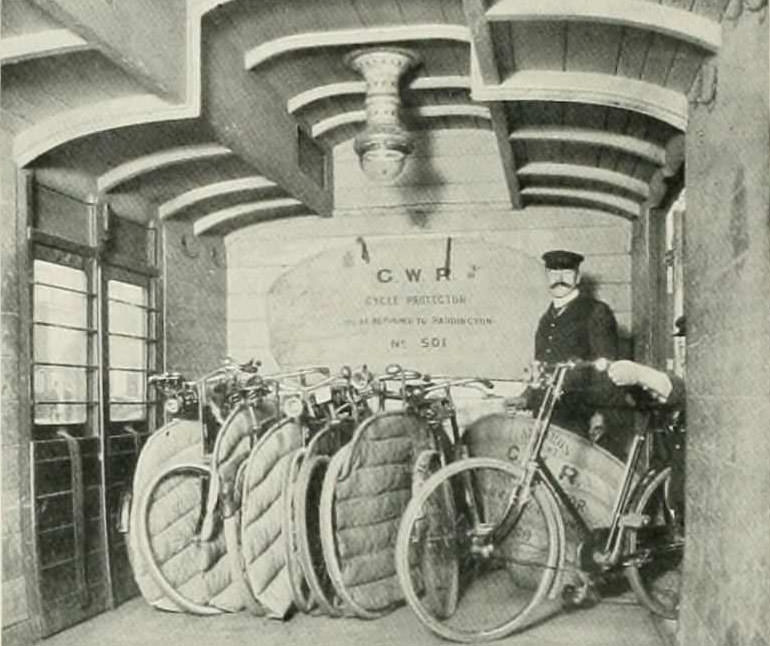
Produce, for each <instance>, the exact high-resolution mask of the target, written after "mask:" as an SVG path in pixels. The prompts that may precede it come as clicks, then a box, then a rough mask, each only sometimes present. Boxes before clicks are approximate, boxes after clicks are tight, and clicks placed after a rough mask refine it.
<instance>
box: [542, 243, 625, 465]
mask: <svg viewBox="0 0 770 646" xmlns="http://www.w3.org/2000/svg"><path fill="white" fill-rule="evenodd" d="M543 261H544V263H545V272H546V278H547V280H548V291H549V292H550V294H551V304H550V306H549V307H548V309H547V310H546V311H545V313H544V314H543V315H542V317H541V318H540V322H539V324H538V326H537V331H536V332H535V360H536V361H542V362H555V361H567V360H570V359H582V360H587V361H591V360H594V359H599V358H605V359H609V360H610V361H612V360H614V359H617V357H618V326H617V322H616V321H615V315H614V314H613V312H612V309H610V307H609V305H607V304H606V303H604V302H602V301H599V300H596V299H595V298H592V297H591V296H589V295H587V294H584V293H582V292H581V289H580V278H581V276H580V263H581V262H582V261H583V256H581V255H580V254H579V253H575V252H573V251H566V250H563V249H557V250H553V251H548V252H546V253H544V254H543ZM617 397H618V394H617V392H616V389H613V388H612V386H611V384H609V383H608V380H607V378H606V375H601V374H598V373H596V372H595V371H593V370H590V369H586V370H576V371H574V372H573V373H572V374H571V376H570V379H569V381H568V383H566V384H565V393H564V395H563V397H562V399H561V400H560V402H559V404H558V405H557V407H556V409H555V410H554V415H553V422H554V423H555V424H557V425H558V426H561V427H562V428H566V429H568V430H571V431H574V432H576V433H579V434H581V435H584V436H588V437H590V438H591V439H592V440H594V441H599V440H600V438H604V439H603V440H602V443H605V446H606V448H608V449H609V450H611V451H612V452H613V453H616V454H618V455H622V454H623V452H624V449H625V446H624V445H625V441H626V440H627V434H625V433H622V432H620V433H618V432H608V433H605V429H606V427H607V426H608V425H611V426H615V425H617V424H622V422H621V421H620V420H617V419H615V418H616V417H617V416H616V415H615V414H613V413H612V412H608V411H606V410H605V411H601V410H597V408H603V406H610V407H611V406H612V405H613V402H614V399H616V398H617ZM529 405H530V407H532V408H535V409H536V408H537V406H538V405H539V397H538V396H537V393H536V392H535V393H533V397H530V398H529ZM605 418H609V419H607V420H606V421H605ZM615 430H616V429H614V428H613V429H610V431H615Z"/></svg>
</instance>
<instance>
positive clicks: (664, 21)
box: [485, 0, 722, 53]
mask: <svg viewBox="0 0 770 646" xmlns="http://www.w3.org/2000/svg"><path fill="white" fill-rule="evenodd" d="M485 16H486V19H487V20H489V21H518V22H520V21H536V20H556V21H585V22H594V23H601V24H609V25H620V26H623V27H635V28H638V29H642V30H645V31H653V32H657V33H659V34H664V35H666V36H671V37H673V38H676V39H677V40H681V41H685V42H688V43H691V44H693V45H696V46H698V47H701V48H703V49H705V50H707V51H709V52H712V53H713V52H716V51H717V50H718V49H719V47H720V46H721V44H722V26H721V25H720V24H719V23H718V22H715V21H713V20H710V19H708V18H704V17H703V16H700V15H698V14H696V13H693V12H692V11H688V10H686V9H678V8H676V7H672V6H666V5H663V4H656V3H654V2H640V1H639V0H591V2H585V0H538V1H537V2H521V0H498V1H497V2H495V4H494V5H492V6H491V7H490V8H489V9H488V10H487V12H486V14H485Z"/></svg>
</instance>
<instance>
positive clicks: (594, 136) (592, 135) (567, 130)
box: [508, 126, 666, 166]
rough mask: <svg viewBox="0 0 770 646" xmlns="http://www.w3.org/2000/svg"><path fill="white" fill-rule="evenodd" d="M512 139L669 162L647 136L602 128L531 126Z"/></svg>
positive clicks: (659, 147)
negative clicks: (592, 148)
mask: <svg viewBox="0 0 770 646" xmlns="http://www.w3.org/2000/svg"><path fill="white" fill-rule="evenodd" d="M508 139H509V140H510V141H557V142H564V143H575V144H585V145H589V146H602V147H604V148H611V149H613V150H618V151H620V152H623V153H626V154H628V155H633V156H635V157H640V158H642V159H644V160H646V161H649V162H651V163H652V164H654V165H655V166H664V165H665V164H666V150H665V149H664V148H663V146H658V145H657V144H654V143H652V142H649V141H645V140H644V139H639V138H638V137H632V136H630V135H621V134H617V133H614V132H607V131H606V130H599V129H598V128H572V127H570V126H528V127H525V128H517V129H516V130H514V131H513V132H511V134H510V135H509V136H508Z"/></svg>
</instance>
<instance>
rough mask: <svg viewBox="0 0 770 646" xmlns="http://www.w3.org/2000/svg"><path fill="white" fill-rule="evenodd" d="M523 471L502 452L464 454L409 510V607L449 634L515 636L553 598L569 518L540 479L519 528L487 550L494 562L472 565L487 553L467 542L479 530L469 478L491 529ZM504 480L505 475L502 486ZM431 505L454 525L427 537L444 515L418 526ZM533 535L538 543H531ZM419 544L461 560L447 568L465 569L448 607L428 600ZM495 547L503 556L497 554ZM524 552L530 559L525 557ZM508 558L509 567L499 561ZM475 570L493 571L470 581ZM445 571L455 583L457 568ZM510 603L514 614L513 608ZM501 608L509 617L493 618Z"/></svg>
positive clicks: (405, 525)
mask: <svg viewBox="0 0 770 646" xmlns="http://www.w3.org/2000/svg"><path fill="white" fill-rule="evenodd" d="M521 473H522V471H521V469H520V468H519V467H517V466H515V465H513V464H511V463H509V462H505V461H502V460H498V459H495V458H467V459H463V460H460V461H457V462H454V463H451V464H449V465H447V466H445V467H443V468H442V469H440V470H439V471H437V472H436V473H434V474H433V475H432V476H431V477H430V478H428V480H427V481H426V482H425V483H424V484H423V485H422V486H421V487H420V488H419V490H418V491H417V492H416V493H415V495H414V497H413V498H412V499H411V501H410V502H409V505H408V506H407V508H406V512H405V513H404V516H403V518H402V521H401V524H400V526H399V532H398V538H397V541H396V572H397V575H398V579H399V583H400V584H401V587H402V590H403V592H404V596H405V598H406V601H407V603H408V605H409V606H410V608H411V609H412V610H413V611H414V612H415V614H416V615H417V617H418V618H419V620H420V621H421V622H422V623H423V624H424V625H425V626H426V627H427V628H429V629H430V630H431V631H433V632H434V633H436V634H438V635H440V636H442V637H444V638H446V639H449V640H452V641H457V642H467V643H476V642H483V641H490V640H493V639H500V638H503V637H506V636H507V635H510V634H511V633H513V632H515V631H516V630H518V629H520V628H522V627H524V626H525V625H526V623H527V621H528V619H529V618H531V617H533V615H534V613H533V610H534V609H535V608H537V606H538V605H539V604H540V603H541V602H542V601H543V600H544V599H545V598H546V597H547V596H548V593H549V591H550V589H551V587H552V585H553V583H554V581H555V579H556V572H557V569H558V567H559V565H560V560H561V550H560V548H561V545H560V542H559V537H560V536H563V532H562V531H561V530H563V521H562V519H561V516H560V515H559V512H558V507H557V505H556V500H555V498H554V496H553V493H552V492H551V491H550V489H548V488H547V487H545V486H540V485H539V484H538V482H539V481H538V480H536V481H535V484H534V485H533V488H532V490H531V493H532V495H531V498H530V501H529V502H528V503H527V506H525V508H524V510H523V512H522V513H521V514H520V517H519V519H518V521H517V526H516V529H514V530H513V531H512V532H511V533H509V534H508V535H507V536H506V537H505V538H504V539H503V540H502V541H500V543H499V545H496V546H494V547H493V548H492V550H490V552H489V554H488V555H487V556H482V558H483V559H487V560H488V563H485V564H484V563H483V564H481V566H483V567H481V566H479V567H474V568H472V569H471V570H468V569H467V568H466V567H465V566H466V565H468V564H470V563H471V562H472V561H476V560H478V558H479V554H473V553H472V552H471V551H470V542H469V541H468V540H467V539H468V537H469V536H470V535H471V524H470V522H469V521H468V517H469V516H470V515H471V513H470V509H468V508H467V507H468V506H469V500H470V496H466V493H469V492H467V490H466V488H467V486H468V483H469V482H470V483H473V485H472V486H473V487H474V491H473V498H474V500H476V502H478V500H479V499H481V507H483V510H481V511H483V513H482V514H481V515H483V516H484V517H485V520H486V521H487V525H485V526H486V527H491V526H492V525H494V522H493V521H494V520H497V521H498V522H499V518H498V519H494V518H493V516H494V513H495V512H496V511H497V513H498V515H499V516H502V511H503V509H504V508H505V503H506V502H507V499H508V493H509V492H510V491H512V487H513V486H515V484H516V483H518V482H519V480H520V477H521ZM501 480H504V481H505V482H504V486H502V487H501V486H500V483H501ZM442 507H443V509H442ZM496 508H498V509H496ZM426 510H427V513H432V514H436V515H440V514H442V513H443V514H444V521H445V523H448V524H445V525H444V528H443V530H444V534H440V533H437V534H436V535H435V536H432V535H428V536H427V537H426V536H425V534H426V533H427V532H428V531H429V530H431V529H435V528H437V527H439V528H440V525H439V522H440V520H441V519H440V518H438V519H434V520H432V521H429V522H427V523H425V522H423V523H422V525H421V526H420V525H418V523H419V522H420V521H421V520H423V519H424V518H425V517H426ZM476 511H477V512H478V511H479V509H477V510H476ZM479 527H481V526H479ZM447 529H449V531H446V530H447ZM477 529H478V528H477ZM524 530H527V532H525V531H524ZM421 534H422V535H421ZM538 539H539V540H538ZM527 541H530V542H533V543H534V542H536V544H528V543H527ZM416 543H424V544H425V548H422V547H421V548H420V549H425V550H433V551H436V552H438V554H436V555H434V557H433V558H432V561H433V562H434V563H441V562H442V561H443V562H448V561H454V564H450V565H449V566H446V565H445V568H448V569H449V570H451V568H454V567H456V568H457V586H458V588H457V593H456V594H454V593H452V592H451V591H449V592H448V593H447V595H446V597H445V600H446V605H445V606H444V608H443V609H441V610H442V611H441V612H440V613H439V612H435V608H431V607H429V605H430V602H426V601H425V598H426V596H427V595H428V594H429V591H428V592H426V591H425V590H424V589H423V587H424V586H430V585H431V584H432V582H431V581H430V580H429V579H428V578H426V575H425V572H423V571H422V569H423V567H422V565H421V563H419V562H416V558H415V554H416V552H415V550H416V549H417V548H416V547H415V544H416ZM464 547H467V548H469V549H468V552H467V554H462V553H461V551H462V549H463V548H464ZM495 552H497V556H495V557H494V558H490V557H491V555H493V554H494V553H495ZM533 554H535V555H537V556H538V560H537V561H533V560H532V556H531V555H533ZM522 555H523V556H522ZM471 557H472V558H471ZM524 557H526V561H523V560H522V559H523V558H524ZM501 563H502V566H500V565H499V564H501ZM489 564H491V565H494V564H497V565H498V567H492V568H489V567H487V565H489ZM474 565H478V564H476V563H474ZM469 573H470V574H476V573H481V574H484V575H488V576H487V579H486V582H485V583H481V585H475V586H474V585H473V584H474V583H476V582H471V581H469V579H468V574H469ZM444 575H446V576H447V577H449V583H450V584H452V581H451V577H452V576H454V575H453V574H452V572H451V571H448V570H445V571H444ZM480 581H481V580H480V579H479V582H480ZM493 586H495V589H494V590H493V589H492V587H493ZM498 586H502V593H501V591H498V590H497V587H498ZM490 593H491V594H490ZM503 593H505V594H503ZM453 595H454V597H453ZM433 598H434V599H435V595H434V596H433ZM519 598H520V599H521V601H522V603H521V604H520V607H519V608H517V609H515V610H514V609H512V604H513V602H514V601H516V600H517V599H519ZM509 604H511V609H512V612H508V609H509ZM498 608H499V609H500V610H503V611H504V612H505V618H504V619H502V620H500V619H498V618H497V617H493V615H496V614H497V610H498ZM461 623H462V624H463V625H461Z"/></svg>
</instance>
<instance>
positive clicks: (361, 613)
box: [319, 365, 481, 619]
mask: <svg viewBox="0 0 770 646" xmlns="http://www.w3.org/2000/svg"><path fill="white" fill-rule="evenodd" d="M480 381H481V380H479V379H476V378H472V379H462V380H458V379H455V380H452V379H449V378H446V379H445V380H444V382H443V383H436V382H434V381H433V380H432V379H431V378H430V377H428V376H425V375H422V374H420V373H418V372H416V371H414V370H405V369H403V368H401V367H400V366H398V365H391V366H388V368H387V369H386V371H385V373H384V374H383V375H381V376H378V377H376V378H374V379H373V388H374V390H375V392H376V398H377V399H378V400H379V410H378V412H377V413H375V414H374V415H372V416H370V417H368V418H367V419H366V420H365V421H364V422H363V423H362V424H360V425H359V426H358V427H357V428H356V431H355V433H354V435H353V438H352V439H351V441H350V442H349V443H348V444H347V445H346V446H344V447H343V448H342V449H341V450H340V451H338V452H337V453H336V454H335V455H334V457H333V458H332V459H331V461H330V462H329V463H328V467H327V469H326V473H325V475H324V480H323V485H322V488H321V498H320V505H319V516H320V526H321V545H322V549H323V556H324V562H325V565H326V569H327V571H328V574H329V577H330V579H331V582H332V583H333V586H334V592H335V595H336V597H337V598H338V599H339V600H340V604H339V609H338V611H337V613H336V614H340V613H348V614H352V615H354V616H357V617H360V618H363V619H375V618H378V617H381V616H382V615H383V614H385V613H387V612H389V611H390V610H392V609H393V607H394V606H395V604H397V603H400V602H401V601H403V593H402V591H401V589H400V587H399V584H398V580H397V577H396V572H395V565H394V560H393V554H394V549H395V537H396V534H397V531H398V524H399V520H400V517H401V514H402V513H403V511H404V509H405V508H406V506H407V504H408V501H409V499H410V498H411V496H412V492H413V489H414V486H415V482H416V481H417V480H421V476H420V473H421V472H423V471H424V470H425V469H426V468H434V467H433V465H434V464H436V465H437V464H440V463H443V462H444V461H445V460H446V455H447V454H448V453H449V446H450V445H451V440H450V438H449V434H448V433H447V432H446V431H445V430H444V429H443V421H444V420H445V419H446V418H447V417H448V416H449V415H451V412H452V409H451V408H450V407H449V406H448V402H447V399H446V398H444V397H440V396H439V397H436V396H435V395H436V393H437V392H438V391H441V390H445V389H448V388H449V387H450V385H451V384H452V383H455V384H460V383H461V382H462V383H463V384H468V385H469V384H470V383H471V382H474V383H478V382H480ZM389 401H397V402H398V403H399V404H400V406H399V408H398V409H395V410H388V409H387V403H388V402H389ZM445 413H446V415H445Z"/></svg>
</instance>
